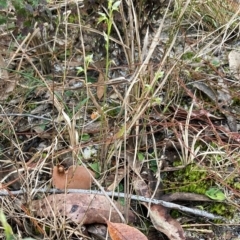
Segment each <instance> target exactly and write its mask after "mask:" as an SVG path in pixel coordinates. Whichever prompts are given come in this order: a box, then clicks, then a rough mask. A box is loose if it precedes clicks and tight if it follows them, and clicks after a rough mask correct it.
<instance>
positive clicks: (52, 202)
mask: <svg viewBox="0 0 240 240" xmlns="http://www.w3.org/2000/svg"><path fill="white" fill-rule="evenodd" d="M114 204H115V206H116V207H117V208H118V209H119V211H120V212H122V213H123V212H124V209H123V207H122V206H121V205H120V204H118V203H117V202H114ZM32 210H33V211H34V212H35V214H36V215H37V216H39V217H48V218H55V217H56V218H58V217H67V218H68V219H70V220H72V221H73V222H76V223H81V224H91V223H105V220H104V218H106V219H108V218H109V216H111V217H110V219H111V221H113V222H121V218H120V216H119V214H118V213H117V211H116V210H115V209H114V208H113V207H112V205H111V204H110V203H109V200H108V199H107V198H106V197H105V196H101V195H93V194H84V193H70V194H56V195H55V194H54V195H50V196H48V197H45V198H44V199H40V200H35V201H33V202H32ZM129 221H130V222H134V221H135V215H134V214H133V213H132V212H131V211H129Z"/></svg>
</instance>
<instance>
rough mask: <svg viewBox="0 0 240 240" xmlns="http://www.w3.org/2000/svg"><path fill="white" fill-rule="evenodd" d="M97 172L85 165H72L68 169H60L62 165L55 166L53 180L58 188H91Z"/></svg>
mask: <svg viewBox="0 0 240 240" xmlns="http://www.w3.org/2000/svg"><path fill="white" fill-rule="evenodd" d="M91 174H92V176H93V177H94V176H95V173H94V172H92V171H90V170H88V169H86V168H85V167H83V166H70V167H69V168H68V170H67V171H60V166H54V167H53V173H52V182H53V186H54V187H56V188H58V189H66V188H68V189H90V188H91V186H92V181H93V180H92V177H91Z"/></svg>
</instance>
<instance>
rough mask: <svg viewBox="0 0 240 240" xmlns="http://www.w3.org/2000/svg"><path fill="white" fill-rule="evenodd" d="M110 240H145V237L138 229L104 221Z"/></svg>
mask: <svg viewBox="0 0 240 240" xmlns="http://www.w3.org/2000/svg"><path fill="white" fill-rule="evenodd" d="M106 223H107V225H108V231H109V234H110V236H111V238H112V240H126V239H131V240H147V237H146V236H145V235H144V234H143V233H141V232H140V231H139V230H138V229H136V228H134V227H131V226H128V225H127V224H124V223H112V222H109V221H106Z"/></svg>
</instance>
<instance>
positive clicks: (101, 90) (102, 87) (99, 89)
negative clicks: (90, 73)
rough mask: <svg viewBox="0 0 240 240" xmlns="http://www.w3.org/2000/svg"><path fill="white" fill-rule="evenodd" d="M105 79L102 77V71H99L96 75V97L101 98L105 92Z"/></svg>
mask: <svg viewBox="0 0 240 240" xmlns="http://www.w3.org/2000/svg"><path fill="white" fill-rule="evenodd" d="M104 82H105V79H104V75H103V74H102V72H99V76H98V81H97V83H98V86H97V97H98V99H101V98H102V97H103V95H104V92H105V88H106V86H105V85H104Z"/></svg>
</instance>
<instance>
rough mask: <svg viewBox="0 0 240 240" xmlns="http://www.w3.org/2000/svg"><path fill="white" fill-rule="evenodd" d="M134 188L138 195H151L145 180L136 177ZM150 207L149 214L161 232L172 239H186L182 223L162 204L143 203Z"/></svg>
mask: <svg viewBox="0 0 240 240" xmlns="http://www.w3.org/2000/svg"><path fill="white" fill-rule="evenodd" d="M134 189H135V191H136V192H137V194H138V195H142V196H144V197H151V195H150V192H149V188H148V186H147V184H146V183H145V182H144V180H142V179H139V178H137V177H136V179H135V180H134ZM142 204H143V205H144V206H145V207H146V208H148V211H149V216H150V218H151V221H152V224H153V226H154V227H155V228H156V229H157V230H158V231H160V232H163V233H164V234H165V235H166V236H167V237H168V238H169V239H170V240H185V239H186V238H185V235H184V231H183V228H182V226H181V225H180V223H179V222H178V221H177V220H175V219H173V218H172V217H171V216H170V215H169V213H168V211H167V209H166V208H165V207H163V206H161V205H157V204H152V205H150V206H149V204H147V203H142Z"/></svg>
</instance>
